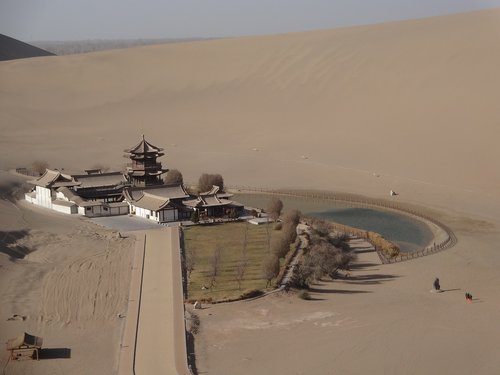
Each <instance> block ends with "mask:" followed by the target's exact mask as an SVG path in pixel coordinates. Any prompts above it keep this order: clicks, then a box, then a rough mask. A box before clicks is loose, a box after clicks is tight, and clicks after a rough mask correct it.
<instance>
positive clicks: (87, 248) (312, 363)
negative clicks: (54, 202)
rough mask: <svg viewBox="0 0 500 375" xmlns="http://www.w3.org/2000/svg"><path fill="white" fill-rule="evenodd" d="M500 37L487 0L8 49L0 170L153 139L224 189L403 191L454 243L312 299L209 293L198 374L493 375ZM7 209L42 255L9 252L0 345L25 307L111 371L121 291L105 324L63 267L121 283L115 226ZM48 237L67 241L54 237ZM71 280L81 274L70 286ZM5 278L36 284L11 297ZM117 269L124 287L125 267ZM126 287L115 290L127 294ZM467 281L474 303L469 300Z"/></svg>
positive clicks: (107, 156) (186, 168) (116, 152)
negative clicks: (314, 21) (127, 40)
mask: <svg viewBox="0 0 500 375" xmlns="http://www.w3.org/2000/svg"><path fill="white" fill-rule="evenodd" d="M499 38H500V10H499V9H494V10H488V11H481V12H473V13H465V14H457V15H451V16H445V17H435V18H427V19H420V20H411V21H403V22H394V23H387V24H380V25H369V26H360V27H352V28H343V29H334V30H321V31H315V32H307V33H296V34H283V35H274V36H265V37H249V38H238V39H226V40H213V41H204V42H193V43H186V44H176V45H165V46H148V47H142V48H134V49H128V50H116V51H109V52H99V53H93V54H86V55H75V56H64V57H50V58H45V57H42V58H33V59H29V60H23V61H21V60H20V61H10V62H2V63H0V82H1V89H0V130H1V133H2V137H1V138H0V142H1V147H0V168H2V169H8V168H14V167H17V166H25V165H29V164H30V163H31V162H32V161H34V160H47V161H48V162H49V163H50V165H51V166H52V167H55V168H65V169H75V168H86V167H89V166H93V165H95V164H104V165H106V166H109V167H112V168H120V167H121V166H122V165H123V163H124V162H125V159H122V157H121V155H122V154H121V151H122V150H123V149H124V148H126V147H129V146H132V145H133V144H135V143H136V142H137V141H138V140H139V137H140V135H141V134H143V133H144V134H145V135H146V137H147V138H148V139H150V140H151V141H152V142H153V143H154V144H155V145H157V146H161V147H165V148H166V156H165V157H163V158H162V161H163V162H164V163H165V164H166V165H167V166H168V167H170V168H178V169H180V170H181V171H182V172H183V174H184V178H185V181H196V179H197V178H198V176H199V175H200V174H201V173H203V172H208V173H221V174H222V175H223V176H224V178H225V181H226V183H227V184H230V185H242V186H244V185H249V186H262V187H275V188H279V187H286V188H290V187H294V188H301V189H322V190H331V191H342V192H351V193H358V194H364V195H367V196H372V197H386V198H389V191H390V190H391V189H392V190H395V191H397V192H398V193H399V194H400V195H398V196H397V197H393V198H391V199H397V200H398V201H400V202H402V203H405V202H407V203H411V204H417V205H420V206H422V207H425V209H426V210H427V211H428V212H430V213H431V214H432V215H434V216H435V217H436V218H437V219H439V220H441V221H442V222H443V223H445V224H446V225H448V226H449V227H451V228H452V229H453V230H454V232H455V234H456V236H457V238H458V244H457V245H456V246H455V247H453V248H452V249H449V250H447V251H445V252H442V253H439V254H436V255H432V256H428V257H424V258H420V259H417V260H414V261H410V262H405V263H399V264H394V265H378V264H372V262H369V261H365V260H364V259H363V258H360V261H361V262H365V263H364V266H360V267H359V268H357V269H356V270H355V271H353V277H354V280H353V281H352V282H348V281H345V282H339V281H335V282H333V283H324V285H321V286H318V289H319V291H318V292H317V293H314V294H315V297H316V298H317V300H315V301H301V300H299V299H297V298H295V297H291V296H272V297H268V298H264V299H261V300H257V301H253V302H247V303H239V304H231V305H220V306H211V307H210V308H209V309H206V310H203V311H202V313H200V316H201V332H200V333H199V334H198V335H197V337H196V353H197V366H198V368H199V370H200V372H201V371H204V372H206V373H208V374H215V375H224V374H228V375H233V374H331V373H339V374H361V373H373V374H403V373H404V374H443V373H453V374H470V373H475V374H494V373H495V371H496V370H497V369H498V368H500V358H499V357H498V355H497V344H496V343H497V342H498V337H500V331H499V326H498V314H499V312H500V292H499V290H498V285H500V275H499V273H498V267H499V265H500V253H499V251H498V244H499V241H500V231H499V224H500V173H499V171H498V160H500V148H498V147H497V140H498V137H499V128H498V124H499V123H500V111H498V97H499V90H500V89H499V88H500V74H499V73H498V66H500V48H499V47H498V40H500V39H499ZM2 204H3V207H5V209H3V210H2V215H3V216H2V220H1V224H2V231H5V230H20V229H23V228H29V229H31V232H30V235H29V236H30V241H31V242H30V243H31V244H36V245H37V246H38V250H36V251H35V252H33V253H31V254H30V255H29V256H28V258H27V259H26V260H23V261H17V262H15V263H9V261H8V260H5V259H2V262H3V263H2V265H3V267H2V273H1V277H2V283H1V284H0V285H1V288H2V302H4V301H7V303H2V314H1V321H0V324H1V328H2V329H1V330H0V332H1V335H2V337H1V338H2V339H3V338H4V336H11V335H12V333H13V332H16V333H17V330H16V327H15V326H14V325H15V324H20V323H18V322H11V321H9V322H6V321H5V319H6V317H8V316H10V315H11V314H19V313H21V314H23V312H21V310H22V311H27V313H26V314H28V315H29V317H30V318H29V319H28V320H26V322H27V323H26V322H25V324H28V326H29V327H30V328H31V327H36V325H37V324H42V327H43V329H44V330H45V331H44V332H43V334H44V335H45V337H47V338H50V339H51V342H54V343H55V344H54V345H60V346H63V347H71V348H72V350H74V351H75V359H71V363H72V366H74V367H73V368H74V369H75V371H74V372H72V373H78V371H80V373H85V370H84V369H83V368H82V367H81V366H83V365H82V363H83V362H78V361H77V360H76V352H77V347H78V348H80V349H78V350H81V351H84V352H85V356H86V357H85V358H86V359H87V360H86V362H85V364H87V363H91V364H92V365H93V366H96V368H97V367H99V366H102V367H99V368H100V369H101V373H106V371H107V370H109V369H113V368H114V367H113V366H115V364H116V361H115V359H113V355H112V354H113V353H112V345H111V343H116V342H115V340H116V339H117V337H119V332H120V327H119V326H118V325H119V324H120V322H117V321H116V320H115V319H114V314H117V313H119V312H120V309H121V308H122V307H123V303H124V301H123V299H122V296H121V294H120V297H118V296H116V298H115V299H114V300H113V301H114V302H110V306H108V305H106V306H102V308H99V309H96V311H95V312H94V313H95V314H97V315H96V316H97V318H95V319H94V318H93V317H92V316H93V315H92V312H91V311H87V307H86V306H85V307H83V306H82V311H80V310H76V308H75V307H74V306H75V305H78V301H82V302H83V301H86V300H87V294H88V293H90V291H89V290H90V289H91V287H92V288H94V293H95V291H96V290H97V291H98V292H99V290H100V289H99V288H97V289H96V286H95V285H94V286H91V284H89V290H86V289H85V288H79V287H78V286H76V285H75V284H71V283H69V282H66V283H61V282H59V281H58V280H61V278H62V279H63V280H67V279H65V278H64V277H65V274H66V275H67V274H68V273H71V272H76V271H75V268H76V269H78V268H79V267H80V266H82V267H85V266H87V265H88V266H89V268H90V269H95V272H96V275H97V274H102V273H107V272H108V271H107V270H108V268H113V269H115V268H116V270H115V272H116V273H117V274H119V277H118V279H119V280H122V279H123V282H124V284H126V282H125V281H126V278H127V276H126V273H120V272H121V270H123V269H124V267H125V266H124V264H125V263H127V262H130V261H131V259H132V256H130V258H127V259H125V258H119V261H116V262H112V261H110V263H109V264H107V265H106V264H102V263H101V261H99V262H97V259H102V257H104V258H105V257H106V255H105V254H108V253H109V254H110V255H109V256H110V257H113V256H114V255H112V253H113V251H114V250H113V249H115V241H118V240H116V239H115V240H111V239H110V238H109V237H108V236H110V234H109V233H107V232H99V231H98V232H96V233H99V234H94V235H92V233H94V229H93V227H92V228H90V227H87V225H88V224H87V223H86V222H84V221H81V220H78V219H73V218H71V219H67V218H65V219H64V220H63V221H61V220H59V216H58V217H57V218H56V217H55V216H54V215H56V214H51V213H45V212H43V213H41V212H39V211H34V210H33V211H29V215H22V216H19V215H18V216H15V215H16V212H17V211H16V210H17V209H16V208H15V207H13V206H11V205H10V203H8V202H5V204H4V203H2ZM21 206H22V205H21ZM26 209H27V208H26ZM21 212H23V211H21ZM13 217H15V218H18V219H16V220H17V221H19V223H20V224H19V226H15V225H14V222H17V221H16V220H13V219H12V218H13ZM22 217H24V220H27V221H28V223H27V224H26V223H25V222H23V221H22V220H21V218H22ZM73 221H74V222H77V223H78V225H76V226H73V225H72V224H71V223H72V222H73ZM51 223H57V224H51ZM75 228H78V230H81V231H82V232H78V230H76V229H75ZM32 232H33V233H32ZM51 233H53V234H54V236H56V237H57V238H58V239H59V237H61V241H62V242H61V243H64V244H65V245H61V246H56V245H50V244H52V243H53V242H54V241H50V242H48V243H47V244H46V242H45V241H46V240H43V238H46V236H50V234H51ZM44 236H45V237H44ZM103 239H107V240H103ZM65 241H66V242H65ZM127 243H128V242H127ZM107 244H109V248H108V247H107V246H108V245H107ZM127 246H129V247H130V248H131V249H132V248H133V246H132V245H131V244H129V245H127ZM68 247H69V248H70V249H71V254H68V251H67V248H68ZM73 252H75V254H73ZM99 254H100V255H99ZM86 257H89V258H88V259H89V260H84V259H86ZM99 257H101V258H99ZM108 260H109V259H108ZM51 262H54V263H51ZM72 262H77V264H76V265H74V266H73V268H72V264H73V263H72ZM85 262H88V263H85ZM91 265H94V266H91ZM93 267H94V268H93ZM100 267H106V272H104V271H103V270H101V271H99V268H100ZM32 271H36V272H35V273H34V272H32ZM436 276H437V277H440V279H441V285H442V287H443V289H445V290H447V291H446V292H444V293H441V294H439V295H436V294H432V293H429V290H430V289H431V287H432V281H433V280H434V277H436ZM78 277H79V276H78V275H74V274H72V276H71V280H73V281H72V282H75V283H78V280H79V279H78ZM4 278H5V279H7V280H9V283H18V282H19V280H23V278H27V279H28V280H30V281H29V282H28V283H27V284H22V285H23V288H26V289H23V290H22V291H20V292H19V293H21V294H18V292H17V291H15V289H14V288H13V287H12V286H10V285H15V284H10V285H8V284H6V283H5V282H3V279H4ZM356 278H357V279H356ZM105 279H106V280H107V278H105ZM106 282H107V283H110V284H109V285H107V286H106V288H115V287H117V286H113V285H111V283H112V282H117V281H116V279H115V278H110V279H109V280H108V281H106ZM68 283H69V284H68ZM117 283H118V282H117ZM67 284H68V285H75V286H74V289H75V290H74V293H75V297H74V298H73V297H71V298H70V300H71V301H72V302H71V303H70V304H69V305H65V306H60V307H57V306H58V304H56V303H55V302H54V303H52V302H51V303H47V301H46V298H47V300H48V301H55V300H57V296H58V295H60V294H61V293H66V292H67V290H68V289H67V287H66V285H67ZM127 286H128V285H127ZM127 286H126V287H125V288H123V290H122V289H120V293H121V292H123V293H125V294H124V295H125V296H126V293H128V290H127ZM26 290H34V292H33V293H32V294H30V293H28V292H26ZM72 290H73V289H72ZM321 290H323V291H321ZM327 291H334V292H327ZM335 291H336V292H335ZM466 291H469V292H470V293H472V295H473V296H474V297H475V300H474V301H473V302H474V303H472V304H466V303H465V299H464V297H463V295H464V293H465V292H466ZM111 305H112V306H111ZM209 314H211V315H209ZM41 316H43V317H44V321H43V322H41V318H40V317H41ZM47 320H49V322H47ZM10 324H12V325H10ZM3 327H6V328H5V329H4V328H3ZM80 327H84V328H85V329H84V332H83V331H82V329H81V328H80ZM80 334H85V335H87V336H85V337H86V338H87V340H79V338H78V337H79V336H78V335H80ZM93 335H95V336H93ZM102 336H105V337H102ZM90 337H94V339H91V338H90ZM6 338H7V337H6ZM63 338H64V340H63ZM66 339H67V340H70V342H68V343H66V341H65V340H66ZM108 344H109V345H108ZM98 346H99V347H100V348H101V346H102V350H97V347H98ZM115 349H116V347H115ZM113 350H114V349H113ZM106 351H107V352H106ZM106 353H107V355H106ZM2 358H4V357H2ZM48 362H50V361H46V362H44V365H45V363H48ZM56 363H60V362H56ZM46 366H49V365H48V364H47V365H46ZM51 366H57V365H51ZM73 368H72V369H73ZM77 369H78V370H77ZM102 369H104V370H102ZM94 373H99V370H96V371H95V372H94Z"/></svg>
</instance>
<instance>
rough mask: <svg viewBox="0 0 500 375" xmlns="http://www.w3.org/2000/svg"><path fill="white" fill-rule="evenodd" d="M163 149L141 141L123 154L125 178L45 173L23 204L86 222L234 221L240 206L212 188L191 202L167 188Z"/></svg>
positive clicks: (181, 191) (179, 188)
mask: <svg viewBox="0 0 500 375" xmlns="http://www.w3.org/2000/svg"><path fill="white" fill-rule="evenodd" d="M162 151H163V149H162V148H159V147H156V146H153V145H152V144H151V143H149V142H147V141H146V140H145V138H144V136H142V140H141V142H139V143H138V144H137V145H136V146H134V147H132V148H130V149H127V150H125V152H127V155H125V156H126V157H128V158H130V159H131V160H132V162H131V163H129V164H128V165H127V169H126V171H125V172H107V173H103V172H102V171H101V170H100V169H89V170H86V171H85V172H86V173H85V174H67V173H62V172H60V171H58V170H51V169H47V170H46V171H45V173H44V174H43V175H42V176H40V177H38V178H36V179H34V180H31V181H28V182H29V183H31V184H32V185H34V188H33V189H32V191H31V192H29V193H27V194H25V199H26V200H27V201H28V202H30V203H33V204H35V205H38V206H42V207H45V208H49V209H52V210H55V211H58V212H61V213H66V214H79V215H83V216H87V217H98V216H114V215H125V214H129V213H130V214H131V215H135V216H138V217H142V218H144V219H148V220H152V221H155V222H157V223H160V224H161V223H168V222H173V221H188V220H190V219H191V217H192V215H193V213H196V214H198V215H196V216H197V217H198V218H199V219H200V220H204V219H209V218H213V217H230V218H234V217H237V216H238V215H239V214H241V212H242V211H243V208H244V207H243V205H241V204H239V203H237V202H234V201H231V200H230V199H229V198H230V197H231V196H232V195H231V194H227V193H224V192H220V191H219V190H220V189H219V187H217V186H214V187H213V188H212V189H211V190H210V191H207V192H204V193H200V194H198V195H197V196H191V195H190V194H189V193H188V192H187V191H186V189H185V188H184V186H183V185H182V184H172V185H165V184H164V183H163V180H162V174H164V173H165V172H167V171H168V169H163V168H162V165H161V163H160V162H157V158H159V157H161V156H163V155H164V153H163V152H162Z"/></svg>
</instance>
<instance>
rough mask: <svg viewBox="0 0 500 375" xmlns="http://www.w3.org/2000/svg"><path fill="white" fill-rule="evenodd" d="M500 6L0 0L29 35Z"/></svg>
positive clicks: (170, 29) (342, 22)
mask: <svg viewBox="0 0 500 375" xmlns="http://www.w3.org/2000/svg"><path fill="white" fill-rule="evenodd" d="M493 7H500V0H248V1H247V0H135V1H133V0H0V34H6V35H9V36H12V37H14V38H17V39H21V40H24V41H34V40H38V41H40V40H78V39H139V38H185V37H223V36H241V35H255V34H273V33H281V32H290V31H303V30H311V29H324V28H333V27H338V26H346V25H355V24H366V23H378V22H383V21H388V20H399V19H406V18H419V17H426V16H432V15H442V14H449V13H458V12H463V11H468V10H475V9H483V8H493Z"/></svg>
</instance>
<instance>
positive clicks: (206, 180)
mask: <svg viewBox="0 0 500 375" xmlns="http://www.w3.org/2000/svg"><path fill="white" fill-rule="evenodd" d="M214 185H215V186H218V187H219V189H220V190H224V179H223V178H222V176H221V175H220V174H208V173H203V174H202V175H201V176H200V178H199V179H198V189H199V190H200V192H205V191H209V190H210V189H212V186H214Z"/></svg>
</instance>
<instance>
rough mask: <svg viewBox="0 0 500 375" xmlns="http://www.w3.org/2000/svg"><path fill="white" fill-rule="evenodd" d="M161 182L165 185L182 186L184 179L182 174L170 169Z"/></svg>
mask: <svg viewBox="0 0 500 375" xmlns="http://www.w3.org/2000/svg"><path fill="white" fill-rule="evenodd" d="M163 182H164V183H165V184H167V185H170V184H172V185H173V184H176V185H182V184H183V183H184V178H183V177H182V173H181V172H180V171H179V170H178V169H171V170H169V171H168V172H167V175H166V176H165V178H164V179H163Z"/></svg>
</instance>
